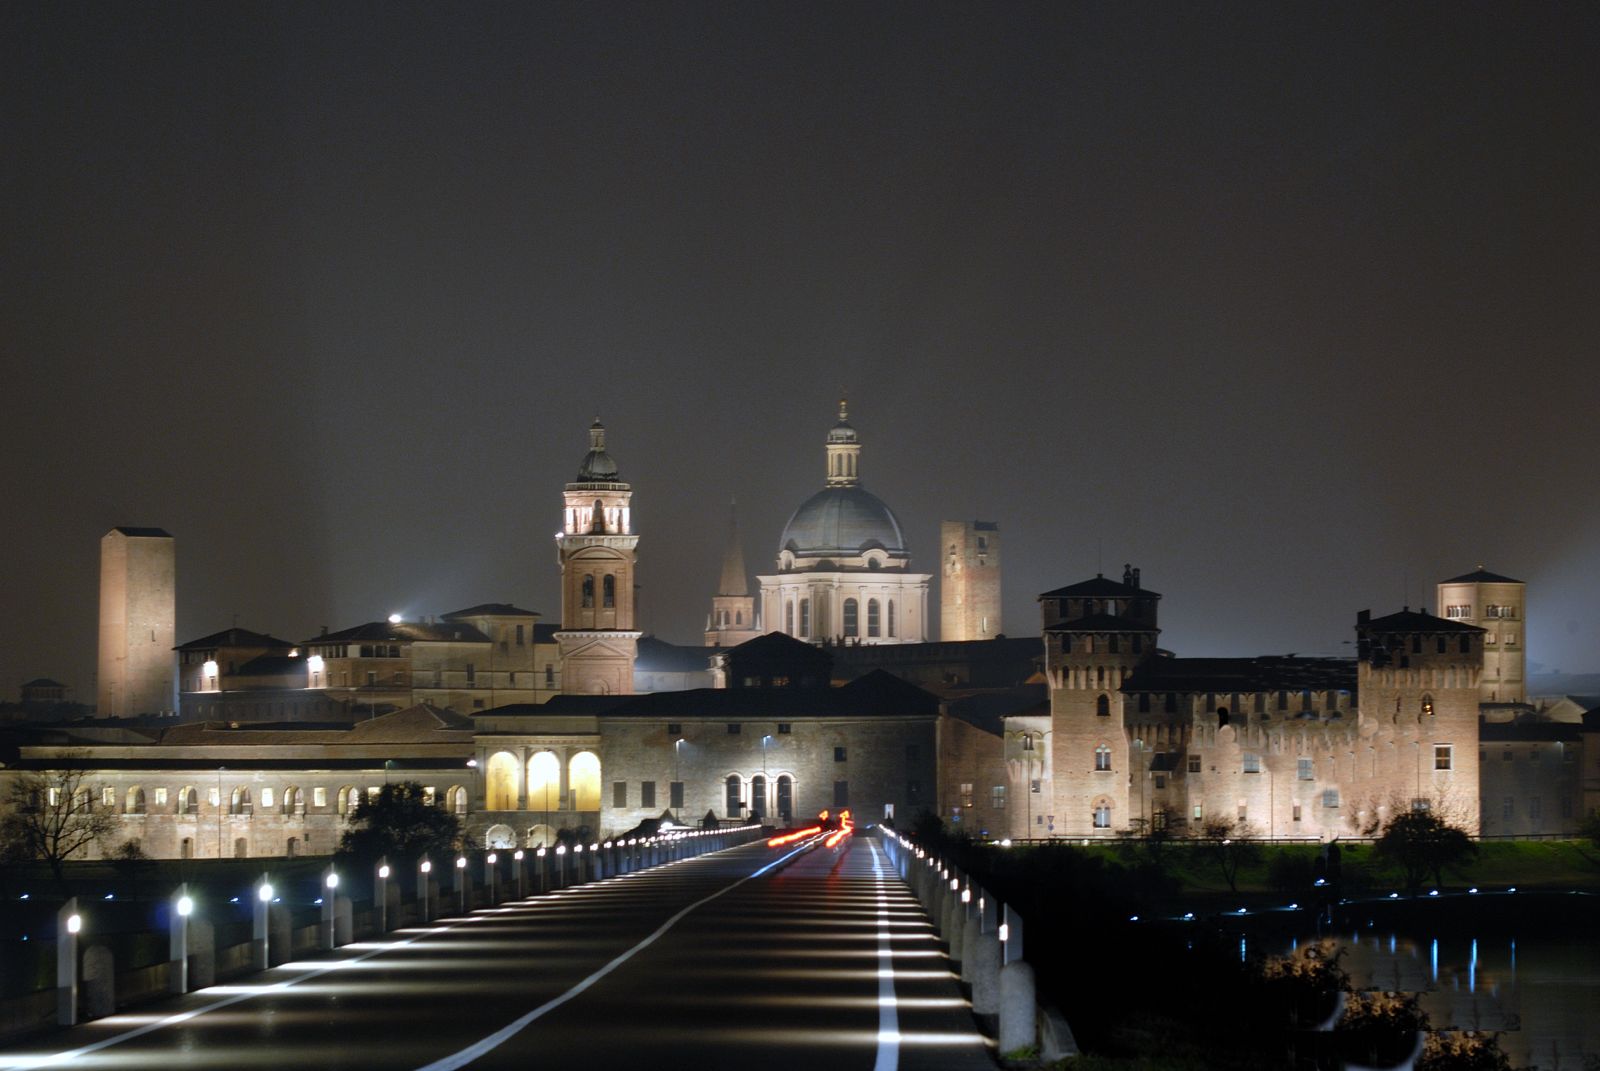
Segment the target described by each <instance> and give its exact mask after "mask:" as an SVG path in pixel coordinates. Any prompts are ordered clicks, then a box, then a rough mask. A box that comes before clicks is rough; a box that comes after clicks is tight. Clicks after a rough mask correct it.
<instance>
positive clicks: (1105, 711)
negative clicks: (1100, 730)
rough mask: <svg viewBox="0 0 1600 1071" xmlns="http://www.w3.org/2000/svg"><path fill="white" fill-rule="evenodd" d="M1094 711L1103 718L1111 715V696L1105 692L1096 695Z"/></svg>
mask: <svg viewBox="0 0 1600 1071" xmlns="http://www.w3.org/2000/svg"><path fill="white" fill-rule="evenodd" d="M1094 712H1095V713H1096V714H1098V715H1099V716H1100V717H1102V718H1109V717H1111V697H1110V696H1109V695H1104V694H1102V695H1098V696H1096V697H1095V700H1094Z"/></svg>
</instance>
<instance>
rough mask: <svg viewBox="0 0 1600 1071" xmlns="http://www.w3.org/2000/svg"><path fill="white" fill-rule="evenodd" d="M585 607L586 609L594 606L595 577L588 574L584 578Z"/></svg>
mask: <svg viewBox="0 0 1600 1071" xmlns="http://www.w3.org/2000/svg"><path fill="white" fill-rule="evenodd" d="M583 605H584V607H585V608H591V607H593V606H594V577H593V576H591V575H588V574H585V575H584V578H583Z"/></svg>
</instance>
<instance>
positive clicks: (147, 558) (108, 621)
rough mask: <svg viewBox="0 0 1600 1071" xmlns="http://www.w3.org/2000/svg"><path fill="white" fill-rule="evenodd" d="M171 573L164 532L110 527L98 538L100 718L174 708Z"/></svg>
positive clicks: (173, 566)
mask: <svg viewBox="0 0 1600 1071" xmlns="http://www.w3.org/2000/svg"><path fill="white" fill-rule="evenodd" d="M176 578H177V555H176V551H175V550H174V546H173V540H172V536H170V535H168V534H167V533H166V532H165V531H163V530H162V529H160V528H113V529H111V531H109V532H107V533H106V534H105V536H104V537H103V538H102V539H101V540H100V674H99V682H98V685H97V689H96V703H95V713H97V714H98V715H99V716H100V717H102V718H121V717H129V716H132V715H136V714H162V713H166V712H168V711H173V710H176V709H178V693H177V673H176V671H175V668H174V667H175V664H176V658H177V656H176V655H174V654H173V653H172V652H173V648H174V647H175V646H176V645H177V639H176V638H175V634H176V624H177V579H176Z"/></svg>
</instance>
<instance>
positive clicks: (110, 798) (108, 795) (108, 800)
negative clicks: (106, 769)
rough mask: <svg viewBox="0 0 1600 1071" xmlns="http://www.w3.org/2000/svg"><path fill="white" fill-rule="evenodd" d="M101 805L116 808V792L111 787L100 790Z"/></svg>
mask: <svg viewBox="0 0 1600 1071" xmlns="http://www.w3.org/2000/svg"><path fill="white" fill-rule="evenodd" d="M100 804H101V806H103V807H115V806H116V804H117V793H116V790H115V789H113V788H111V787H110V786H109V785H108V786H107V787H105V788H102V789H101V790H100Z"/></svg>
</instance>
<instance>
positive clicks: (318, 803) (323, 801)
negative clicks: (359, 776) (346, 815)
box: [311, 785, 433, 807]
mask: <svg viewBox="0 0 1600 1071" xmlns="http://www.w3.org/2000/svg"><path fill="white" fill-rule="evenodd" d="M428 802H429V803H432V802H433V801H432V800H429V801H428ZM327 805H328V790H327V789H326V788H324V787H323V786H321V785H318V786H317V787H315V788H313V789H312V790H311V806H313V807H326V806H327Z"/></svg>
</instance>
